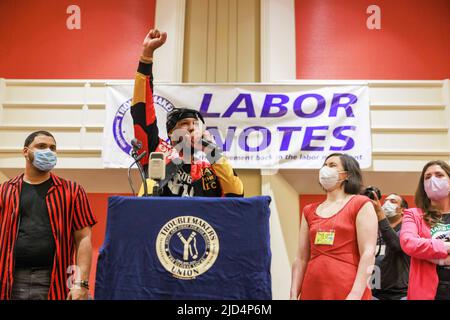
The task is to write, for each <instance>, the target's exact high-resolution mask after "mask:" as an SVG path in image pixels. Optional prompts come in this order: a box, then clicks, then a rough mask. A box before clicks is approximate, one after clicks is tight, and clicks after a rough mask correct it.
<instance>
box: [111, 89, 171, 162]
mask: <svg viewBox="0 0 450 320" xmlns="http://www.w3.org/2000/svg"><path fill="white" fill-rule="evenodd" d="M131 100H132V99H128V100H127V101H125V102H124V103H122V104H121V105H120V107H119V109H118V110H117V112H116V114H115V116H114V120H113V125H112V126H113V128H112V129H113V135H114V140H115V141H116V143H117V145H118V146H119V148H120V149H121V150H122V151H123V152H125V153H126V154H130V153H131V149H132V148H133V147H132V146H131V144H130V142H129V141H127V139H126V138H125V136H126V134H127V132H126V129H125V128H124V126H123V121H124V119H125V115H126V114H127V113H129V112H130V109H131ZM153 102H154V104H155V105H157V106H159V107H161V108H163V109H164V110H165V111H166V112H169V111H171V110H172V109H173V108H175V106H174V105H173V104H172V103H171V102H170V101H169V100H168V99H166V98H164V97H161V96H156V95H154V96H153Z"/></svg>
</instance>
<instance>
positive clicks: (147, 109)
mask: <svg viewBox="0 0 450 320" xmlns="http://www.w3.org/2000/svg"><path fill="white" fill-rule="evenodd" d="M166 39H167V34H166V33H165V32H159V31H158V30H150V32H149V33H148V34H147V36H146V37H145V39H144V42H143V52H142V56H141V58H140V60H139V67H138V70H137V73H136V77H135V82H134V93H133V102H132V108H131V115H132V117H133V124H134V132H135V136H136V138H137V139H138V140H140V141H142V143H143V149H144V150H145V151H146V152H147V155H149V154H150V153H152V152H162V153H164V155H165V159H166V172H165V178H164V179H163V180H162V181H161V182H160V184H159V190H160V191H159V195H161V196H175V197H176V196H179V197H192V196H201V197H242V196H243V195H244V188H243V185H242V181H241V179H240V178H239V177H238V176H237V174H236V172H235V171H234V170H233V168H232V166H231V164H230V162H229V161H228V159H227V158H226V157H225V156H223V155H222V154H221V151H220V149H219V148H218V147H217V146H216V145H215V144H214V141H213V138H212V136H211V135H210V134H209V133H208V132H207V131H204V130H203V125H204V119H203V116H202V115H201V114H200V112H198V111H197V110H194V109H189V108H174V109H173V110H171V111H170V112H169V113H168V115H167V122H166V127H167V133H168V136H169V139H170V142H171V143H170V144H169V143H167V142H166V141H164V140H163V139H161V138H160V137H159V136H158V126H157V119H156V113H155V107H154V104H153V75H152V66H153V52H154V51H155V50H156V49H158V48H159V47H161V46H162V45H163V44H164V43H165V42H166ZM141 163H142V165H143V167H144V170H146V171H147V170H148V165H149V159H148V157H147V156H146V157H144V158H143V159H142V160H141ZM154 183H155V182H154V181H153V180H147V185H148V190H152V186H153V185H154ZM141 190H142V188H141Z"/></svg>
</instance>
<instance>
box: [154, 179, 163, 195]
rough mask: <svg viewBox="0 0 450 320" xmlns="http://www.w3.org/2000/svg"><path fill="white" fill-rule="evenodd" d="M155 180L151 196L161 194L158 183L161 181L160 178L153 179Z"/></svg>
mask: <svg viewBox="0 0 450 320" xmlns="http://www.w3.org/2000/svg"><path fill="white" fill-rule="evenodd" d="M153 180H154V181H155V184H154V185H153V192H152V196H153V197H159V196H160V195H161V194H160V193H161V189H160V187H159V183H160V182H161V180H160V179H157V180H156V179H153Z"/></svg>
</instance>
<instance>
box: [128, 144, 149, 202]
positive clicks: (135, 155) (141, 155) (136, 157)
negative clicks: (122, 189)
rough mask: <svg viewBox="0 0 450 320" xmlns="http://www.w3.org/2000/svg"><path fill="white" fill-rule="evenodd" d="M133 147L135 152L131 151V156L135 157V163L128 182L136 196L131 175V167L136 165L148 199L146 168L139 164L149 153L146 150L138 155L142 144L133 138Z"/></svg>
mask: <svg viewBox="0 0 450 320" xmlns="http://www.w3.org/2000/svg"><path fill="white" fill-rule="evenodd" d="M131 145H132V146H133V150H132V151H131V156H132V157H133V159H134V162H133V163H132V164H131V166H130V167H129V168H128V182H129V183H130V186H131V189H132V190H133V194H134V195H136V192H135V191H134V188H133V184H132V181H131V175H130V170H131V167H132V166H133V165H134V164H136V166H137V167H138V169H139V175H140V176H141V180H142V184H143V186H144V197H147V196H148V190H147V179H146V178H145V171H144V168H143V167H142V164H141V163H140V162H139V161H140V160H141V159H142V158H143V157H144V156H145V155H146V154H147V151H145V150H144V151H143V152H142V153H141V154H138V150H140V149H142V142H141V141H139V140H138V139H136V138H133V139H132V140H131Z"/></svg>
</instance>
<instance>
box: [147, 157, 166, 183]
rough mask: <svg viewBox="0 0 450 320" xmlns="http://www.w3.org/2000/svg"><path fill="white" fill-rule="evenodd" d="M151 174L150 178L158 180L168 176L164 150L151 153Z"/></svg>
mask: <svg viewBox="0 0 450 320" xmlns="http://www.w3.org/2000/svg"><path fill="white" fill-rule="evenodd" d="M149 174H150V179H153V180H156V181H158V180H164V178H165V177H166V161H165V156H164V153H162V152H152V153H150V161H149Z"/></svg>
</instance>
